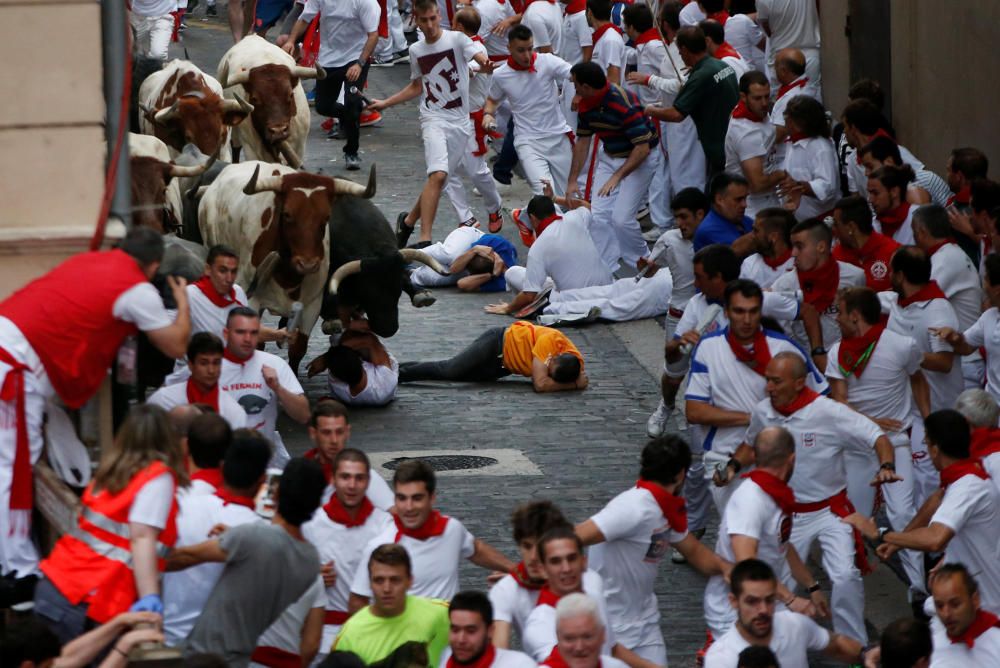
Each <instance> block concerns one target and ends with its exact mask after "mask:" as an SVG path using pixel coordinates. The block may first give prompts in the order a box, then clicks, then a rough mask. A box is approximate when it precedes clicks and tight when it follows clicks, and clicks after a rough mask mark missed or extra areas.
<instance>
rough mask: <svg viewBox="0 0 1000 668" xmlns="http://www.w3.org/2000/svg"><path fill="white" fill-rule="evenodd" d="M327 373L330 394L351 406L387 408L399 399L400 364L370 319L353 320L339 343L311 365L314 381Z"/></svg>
mask: <svg viewBox="0 0 1000 668" xmlns="http://www.w3.org/2000/svg"><path fill="white" fill-rule="evenodd" d="M331 339H332V337H331ZM323 371H326V375H327V386H328V387H329V388H330V394H331V395H332V396H333V397H334V398H336V399H338V400H339V401H341V402H343V403H345V404H347V405H348V406H385V405H387V404H389V403H390V402H391V401H392V400H393V399H395V398H396V387H397V385H398V384H399V363H398V362H397V361H396V358H395V357H393V356H392V353H390V352H389V351H388V350H386V347H385V345H384V344H383V343H382V339H380V338H379V337H378V336H376V335H375V333H374V332H372V331H371V329H370V327H369V326H368V320H367V319H366V318H355V319H354V320H351V322H350V323H348V325H347V328H346V329H345V330H344V332H343V333H342V334H341V335H340V338H339V339H338V340H337V343H336V344H335V345H331V346H330V348H329V349H328V350H327V351H326V352H325V353H324V354H323V355H320V356H319V357H317V358H316V359H314V360H313V361H312V362H310V363H309V369H308V373H309V377H310V378H311V377H313V376H314V375H316V374H318V373H322V372H323Z"/></svg>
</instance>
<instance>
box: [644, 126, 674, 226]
mask: <svg viewBox="0 0 1000 668" xmlns="http://www.w3.org/2000/svg"><path fill="white" fill-rule="evenodd" d="M663 126H664V124H663V123H660V124H659V128H660V141H659V142H658V143H657V144H656V147H655V148H654V149H653V152H654V153H655V154H656V173H655V174H654V175H653V180H652V181H651V182H650V183H649V218H650V220H652V221H653V226H654V227H656V228H658V229H660V230H667V229H670V228H671V227H673V226H674V212H673V210H671V208H670V200H671V199H673V196H674V195H675V194H676V193H675V192H674V190H673V188H672V187H671V183H670V161H669V160H668V159H667V135H666V131H665V128H664V127H663Z"/></svg>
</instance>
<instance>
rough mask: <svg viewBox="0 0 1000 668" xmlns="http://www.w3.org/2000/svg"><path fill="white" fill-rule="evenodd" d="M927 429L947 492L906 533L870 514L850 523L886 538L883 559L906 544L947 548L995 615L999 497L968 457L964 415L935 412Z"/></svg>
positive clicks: (949, 560)
mask: <svg viewBox="0 0 1000 668" xmlns="http://www.w3.org/2000/svg"><path fill="white" fill-rule="evenodd" d="M924 430H925V433H926V437H925V438H926V440H927V452H928V453H929V455H930V459H931V462H932V463H933V464H934V468H936V469H937V470H938V471H940V473H941V486H942V488H943V489H944V493H943V495H935V497H934V500H933V502H930V503H929V507H925V509H922V511H921V513H920V517H921V518H922V519H921V521H918V522H914V523H911V524H910V525H909V526H907V527H906V530H904V531H891V530H889V529H888V528H879V527H878V526H876V524H875V522H874V520H872V519H870V518H869V517H867V515H868V513H865V514H864V515H862V514H860V513H858V514H855V515H853V516H852V517H851V518H849V520H848V521H849V522H850V523H851V525H852V526H854V527H856V528H857V529H858V530H860V531H861V532H862V533H863V534H865V535H866V536H868V537H869V538H872V539H873V540H881V541H882V544H881V545H880V546H879V548H878V554H879V556H880V557H882V558H883V559H888V558H889V557H890V556H892V555H893V554H894V553H895V552H897V551H898V550H900V549H901V548H907V549H911V550H920V551H922V552H931V553H933V552H942V551H943V552H944V557H943V559H942V561H943V563H946V564H964V565H965V567H966V568H968V569H969V572H970V573H972V575H973V576H974V577H975V578H976V581H977V582H978V583H979V588H980V592H981V597H982V601H983V607H984V608H986V609H987V610H989V611H990V612H993V613H994V614H996V613H998V612H1000V495H998V492H997V488H996V486H995V485H994V484H993V482H992V481H991V480H990V478H989V475H988V474H987V473H986V470H985V469H984V468H983V466H982V463H981V462H980V461H979V460H975V459H970V458H969V454H970V451H969V444H970V428H969V423H968V422H967V421H966V419H965V418H964V417H963V416H962V414H961V413H959V412H958V411H955V410H950V409H948V410H941V411H936V412H934V413H931V414H930V415H928V416H927V419H926V420H925V421H924ZM938 496H940V499H938ZM925 511H926V512H925ZM928 518H929V521H928ZM932 582H933V580H932Z"/></svg>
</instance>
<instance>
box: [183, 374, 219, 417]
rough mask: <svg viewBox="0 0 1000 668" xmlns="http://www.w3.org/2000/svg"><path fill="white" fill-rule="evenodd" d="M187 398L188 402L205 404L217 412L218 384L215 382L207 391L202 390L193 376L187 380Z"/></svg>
mask: <svg viewBox="0 0 1000 668" xmlns="http://www.w3.org/2000/svg"><path fill="white" fill-rule="evenodd" d="M187 400H188V403H189V404H207V405H209V406H211V407H212V408H214V409H215V412H216V413H218V412H219V384H218V383H216V384H215V385H213V386H212V389H210V390H209V391H208V392H202V391H201V390H200V389H198V385H197V384H196V383H195V382H194V379H193V378H188V380H187Z"/></svg>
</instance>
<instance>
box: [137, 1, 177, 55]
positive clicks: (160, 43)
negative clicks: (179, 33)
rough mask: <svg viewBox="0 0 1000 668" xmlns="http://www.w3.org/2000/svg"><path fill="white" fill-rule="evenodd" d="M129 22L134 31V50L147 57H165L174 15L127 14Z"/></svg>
mask: <svg viewBox="0 0 1000 668" xmlns="http://www.w3.org/2000/svg"><path fill="white" fill-rule="evenodd" d="M128 18H129V23H131V24H132V30H134V31H135V47H134V48H135V51H136V53H139V54H141V55H143V56H146V57H148V58H158V59H159V60H166V59H167V49H168V48H169V47H170V37H171V35H173V33H174V17H173V16H171V15H170V14H164V15H163V16H138V15H136V14H135V13H134V12H133V13H130V14H129V17H128Z"/></svg>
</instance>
